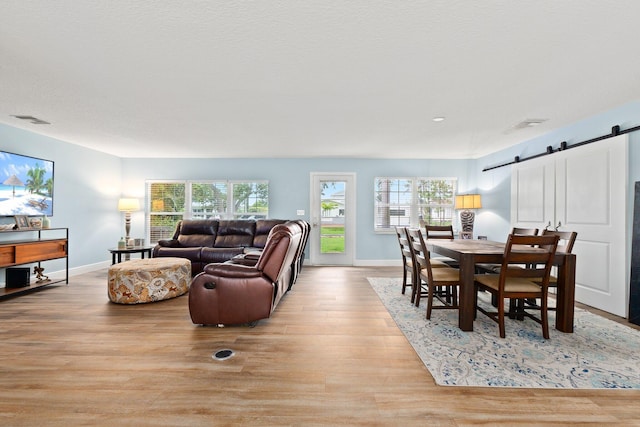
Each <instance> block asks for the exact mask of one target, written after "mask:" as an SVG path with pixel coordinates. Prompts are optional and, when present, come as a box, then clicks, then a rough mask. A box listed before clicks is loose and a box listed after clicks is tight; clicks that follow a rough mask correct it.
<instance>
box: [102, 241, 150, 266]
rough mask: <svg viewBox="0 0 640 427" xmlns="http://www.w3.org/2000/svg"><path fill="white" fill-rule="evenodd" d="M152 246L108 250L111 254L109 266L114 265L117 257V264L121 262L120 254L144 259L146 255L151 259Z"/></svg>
mask: <svg viewBox="0 0 640 427" xmlns="http://www.w3.org/2000/svg"><path fill="white" fill-rule="evenodd" d="M152 249H153V246H133V247H130V248H109V252H111V265H113V264H115V263H116V256H117V257H118V263H120V262H122V254H140V256H141V257H142V259H144V254H147V255H148V256H149V258H151V250H152Z"/></svg>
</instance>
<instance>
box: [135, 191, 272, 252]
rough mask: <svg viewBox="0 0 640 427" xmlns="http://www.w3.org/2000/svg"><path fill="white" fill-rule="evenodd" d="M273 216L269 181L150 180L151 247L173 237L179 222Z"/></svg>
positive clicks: (148, 214) (147, 218)
mask: <svg viewBox="0 0 640 427" xmlns="http://www.w3.org/2000/svg"><path fill="white" fill-rule="evenodd" d="M268 217H269V182H268V181H225V180H222V181H147V203H146V222H147V230H149V235H148V241H149V242H150V243H151V244H154V243H156V242H157V241H158V240H161V239H169V238H171V237H172V236H173V232H174V231H175V228H176V225H177V223H178V221H180V220H181V219H183V218H189V219H198V218H199V219H205V218H217V219H258V218H268Z"/></svg>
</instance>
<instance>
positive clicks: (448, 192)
mask: <svg viewBox="0 0 640 427" xmlns="http://www.w3.org/2000/svg"><path fill="white" fill-rule="evenodd" d="M457 182H458V181H457V179H456V178H420V177H408V178H405V177H378V178H375V190H374V212H375V214H374V215H375V218H374V227H375V231H393V229H394V227H396V226H401V227H418V226H420V224H421V221H423V222H424V223H425V224H431V225H449V224H451V223H452V220H453V214H454V202H455V197H454V196H455V194H456V187H457Z"/></svg>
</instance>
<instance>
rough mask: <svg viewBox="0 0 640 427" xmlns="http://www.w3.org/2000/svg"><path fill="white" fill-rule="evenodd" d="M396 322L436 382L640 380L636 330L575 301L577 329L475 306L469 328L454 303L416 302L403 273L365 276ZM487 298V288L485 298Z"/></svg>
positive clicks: (608, 384)
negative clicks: (499, 318)
mask: <svg viewBox="0 0 640 427" xmlns="http://www.w3.org/2000/svg"><path fill="white" fill-rule="evenodd" d="M368 280H369V283H371V286H372V287H373V289H374V290H375V291H376V292H377V294H378V296H379V297H380V299H381V300H382V302H383V303H384V305H385V307H386V308H387V310H388V311H389V313H390V314H391V316H392V317H393V320H394V321H395V322H396V324H397V325H398V327H399V328H400V330H402V332H403V333H404V335H405V336H406V337H407V339H408V340H409V342H410V343H411V345H412V346H413V348H414V349H415V350H416V352H417V353H418V355H419V356H420V358H421V359H422V361H423V362H424V364H425V365H426V367H427V369H429V371H430V372H431V374H432V375H433V377H434V378H435V380H436V382H437V383H438V384H439V385H457V386H484V387H527V388H584V389H595V388H635V389H637V388H640V331H638V330H635V329H632V328H629V327H627V326H625V325H621V324H619V323H616V322H613V321H611V320H608V319H605V318H603V317H601V316H597V315H595V314H592V313H589V312H587V311H585V310H578V309H576V314H575V321H574V333H573V334H565V333H562V332H560V331H558V330H556V329H555V328H554V327H553V325H555V313H554V312H549V325H550V328H549V333H550V339H549V340H545V339H544V338H542V328H541V326H540V325H539V324H538V323H535V322H534V321H532V320H531V319H525V320H524V321H516V320H512V319H506V321H505V323H506V338H504V339H502V338H500V336H499V333H498V324H497V323H495V322H493V321H491V320H490V319H489V318H487V317H486V316H485V315H483V314H481V313H478V317H477V319H476V320H475V322H474V326H473V329H474V330H473V332H463V331H461V330H460V329H459V328H458V312H457V310H434V311H433V313H432V315H431V320H427V319H426V318H425V315H426V306H427V304H426V300H425V299H423V300H422V301H421V302H420V307H419V308H416V307H415V306H414V305H413V304H411V303H410V295H409V290H407V293H406V294H405V295H402V294H401V293H400V288H401V283H402V282H401V280H400V279H391V278H368ZM480 304H487V305H488V304H489V295H487V296H486V301H484V302H482V301H481V302H480Z"/></svg>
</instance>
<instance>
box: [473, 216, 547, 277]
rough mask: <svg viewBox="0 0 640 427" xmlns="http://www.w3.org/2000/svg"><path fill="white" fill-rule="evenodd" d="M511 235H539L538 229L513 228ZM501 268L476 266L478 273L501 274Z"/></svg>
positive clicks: (485, 265) (484, 264) (483, 264)
mask: <svg viewBox="0 0 640 427" xmlns="http://www.w3.org/2000/svg"><path fill="white" fill-rule="evenodd" d="M510 234H517V235H519V236H536V235H537V234H538V229H537V228H522V227H513V228H512V229H511V233H510ZM500 267H501V266H500V264H486V263H481V264H476V273H500Z"/></svg>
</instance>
